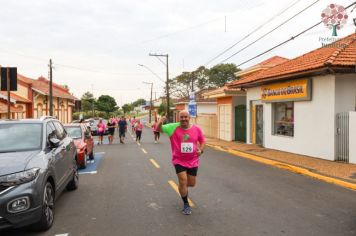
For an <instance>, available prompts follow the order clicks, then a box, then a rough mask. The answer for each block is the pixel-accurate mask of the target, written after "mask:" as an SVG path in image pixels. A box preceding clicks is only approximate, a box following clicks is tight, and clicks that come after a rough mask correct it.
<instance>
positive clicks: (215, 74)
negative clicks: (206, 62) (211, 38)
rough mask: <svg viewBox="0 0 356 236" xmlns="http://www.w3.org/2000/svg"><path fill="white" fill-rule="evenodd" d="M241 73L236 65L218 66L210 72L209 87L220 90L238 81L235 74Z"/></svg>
mask: <svg viewBox="0 0 356 236" xmlns="http://www.w3.org/2000/svg"><path fill="white" fill-rule="evenodd" d="M238 71H240V69H238V68H237V67H236V65H235V64H233V63H230V64H218V65H215V66H213V67H212V68H210V70H209V82H208V84H209V87H210V88H219V87H222V86H224V84H225V83H228V82H231V81H233V80H235V79H236V77H235V75H234V73H236V72H238Z"/></svg>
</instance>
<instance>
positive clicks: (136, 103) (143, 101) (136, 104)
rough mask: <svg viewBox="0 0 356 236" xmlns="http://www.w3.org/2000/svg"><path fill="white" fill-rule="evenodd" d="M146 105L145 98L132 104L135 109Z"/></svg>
mask: <svg viewBox="0 0 356 236" xmlns="http://www.w3.org/2000/svg"><path fill="white" fill-rule="evenodd" d="M145 104H146V100H145V99H143V98H140V99H137V100H136V101H134V102H133V103H131V105H132V106H133V107H137V106H141V105H145Z"/></svg>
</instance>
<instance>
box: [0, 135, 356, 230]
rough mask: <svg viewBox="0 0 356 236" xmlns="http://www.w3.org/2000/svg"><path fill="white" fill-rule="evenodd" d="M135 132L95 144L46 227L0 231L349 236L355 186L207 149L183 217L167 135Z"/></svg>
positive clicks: (355, 219) (355, 214) (354, 224)
mask: <svg viewBox="0 0 356 236" xmlns="http://www.w3.org/2000/svg"><path fill="white" fill-rule="evenodd" d="M142 136H143V137H142V142H141V145H140V146H139V145H138V144H136V143H135V142H134V141H133V139H132V138H131V137H130V136H129V135H128V137H127V138H126V143H125V144H119V143H118V140H116V141H115V143H114V144H113V145H100V146H96V149H95V150H96V152H98V153H101V154H102V155H103V157H102V160H101V163H99V165H97V170H96V171H97V172H95V173H94V172H91V174H90V173H87V174H81V175H80V187H79V189H78V190H77V191H74V192H64V193H63V194H62V195H61V197H60V198H59V199H58V201H57V202H56V215H55V223H54V225H53V227H52V228H51V229H50V230H49V231H47V232H43V233H30V232H28V231H26V230H7V231H3V232H1V231H0V235H1V236H3V235H4V236H5V235H11V236H15V235H43V236H45V235H46V236H47V235H51V236H52V235H70V236H77V235H78V236H79V235H94V236H95V235H98V236H106V235H170V236H171V235H249V236H250V235H323V236H325V235H333V236H334V235H338V236H341V235H356V192H355V191H351V190H348V189H343V188H341V187H338V186H335V185H331V184H327V183H324V182H320V181H317V180H314V179H311V178H309V177H305V176H301V175H298V174H295V173H291V172H288V171H285V170H281V169H277V168H274V167H270V166H265V165H262V164H259V163H256V162H253V161H250V160H246V159H243V158H239V157H236V156H233V155H230V154H227V153H223V152H220V151H216V150H213V149H210V148H207V149H206V152H205V153H204V155H203V156H202V158H201V165H200V168H199V171H198V178H197V186H196V187H195V188H193V189H191V190H190V192H189V198H190V199H191V201H192V202H193V203H194V205H195V207H194V208H193V214H192V215H190V216H185V215H183V214H182V213H181V208H182V200H181V198H180V197H179V195H178V194H177V193H176V191H175V190H174V188H173V187H172V185H171V184H170V183H169V181H173V182H174V183H177V178H176V175H175V172H174V168H173V167H172V165H171V157H170V144H169V140H168V138H167V137H166V136H162V138H161V142H160V143H159V144H154V142H153V135H152V132H151V131H150V130H149V129H148V128H146V129H145V130H144V131H143V135H142ZM103 152H105V154H103ZM151 159H152V160H153V161H152V160H151ZM157 165H159V168H157V167H158V166H157ZM171 183H172V182H171Z"/></svg>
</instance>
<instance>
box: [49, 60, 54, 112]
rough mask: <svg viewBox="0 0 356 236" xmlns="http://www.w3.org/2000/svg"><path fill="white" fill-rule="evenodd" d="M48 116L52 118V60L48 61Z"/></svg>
mask: <svg viewBox="0 0 356 236" xmlns="http://www.w3.org/2000/svg"><path fill="white" fill-rule="evenodd" d="M49 115H50V116H53V91H52V59H49Z"/></svg>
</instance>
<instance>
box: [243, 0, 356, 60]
mask: <svg viewBox="0 0 356 236" xmlns="http://www.w3.org/2000/svg"><path fill="white" fill-rule="evenodd" d="M355 4H356V2H354V3H352V4H350V5H349V6H347V7H346V8H345V9H348V8H350V7H352V6H353V5H355ZM322 22H323V21H320V22H318V23H316V24H314V25H312V26H311V27H309V28H307V29H305V30H303V31H302V32H300V33H298V34H296V35H295V36H292V37H291V38H290V39H288V40H285V41H283V42H282V43H279V44H277V45H276V46H274V47H272V48H270V49H268V50H266V51H264V52H262V53H260V54H258V55H257V56H254V57H252V58H250V59H248V60H246V61H244V62H242V63H240V64H238V65H237V67H239V66H241V65H244V64H246V63H247V62H250V61H252V60H253V59H256V58H258V57H260V56H262V55H264V54H266V53H268V52H270V51H272V50H273V49H276V48H278V47H280V46H282V45H283V44H286V43H288V42H289V41H292V40H294V39H295V38H297V37H299V36H300V35H302V34H304V33H305V32H307V31H309V30H311V29H313V28H314V27H316V26H318V25H320V24H321V23H322Z"/></svg>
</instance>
